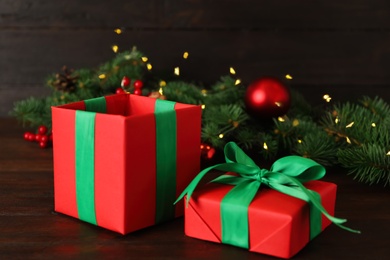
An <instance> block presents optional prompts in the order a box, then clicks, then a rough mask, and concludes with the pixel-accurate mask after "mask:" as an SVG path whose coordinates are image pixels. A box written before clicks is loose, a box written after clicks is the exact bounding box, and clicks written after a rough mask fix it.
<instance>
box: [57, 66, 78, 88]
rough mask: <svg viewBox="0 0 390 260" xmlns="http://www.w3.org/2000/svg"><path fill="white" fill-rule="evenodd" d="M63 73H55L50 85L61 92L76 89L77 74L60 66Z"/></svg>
mask: <svg viewBox="0 0 390 260" xmlns="http://www.w3.org/2000/svg"><path fill="white" fill-rule="evenodd" d="M62 71H63V73H62V74H61V73H57V74H56V79H55V80H54V81H53V82H52V86H53V87H54V88H55V89H57V90H59V91H62V92H73V91H75V90H76V83H77V80H78V76H77V75H72V74H73V69H68V68H67V67H66V66H63V67H62Z"/></svg>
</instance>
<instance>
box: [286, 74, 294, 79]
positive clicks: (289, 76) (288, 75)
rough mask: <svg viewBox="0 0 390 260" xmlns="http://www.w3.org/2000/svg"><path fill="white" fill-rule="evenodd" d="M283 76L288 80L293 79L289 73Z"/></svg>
mask: <svg viewBox="0 0 390 260" xmlns="http://www.w3.org/2000/svg"><path fill="white" fill-rule="evenodd" d="M285 77H286V79H290V80H291V79H293V77H292V76H291V75H290V74H286V76H285Z"/></svg>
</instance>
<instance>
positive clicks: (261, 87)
mask: <svg viewBox="0 0 390 260" xmlns="http://www.w3.org/2000/svg"><path fill="white" fill-rule="evenodd" d="M290 104H291V101H290V92H289V91H288V89H287V87H286V86H285V85H284V84H283V83H282V82H281V81H279V80H278V79H276V78H272V77H263V78H260V79H258V80H256V81H254V82H253V83H251V84H250V85H249V86H248V88H247V90H246V93H245V106H246V109H247V112H248V113H249V114H251V115H253V116H255V117H258V118H263V119H269V118H273V117H278V116H282V115H284V114H286V113H287V111H288V109H289V108H290Z"/></svg>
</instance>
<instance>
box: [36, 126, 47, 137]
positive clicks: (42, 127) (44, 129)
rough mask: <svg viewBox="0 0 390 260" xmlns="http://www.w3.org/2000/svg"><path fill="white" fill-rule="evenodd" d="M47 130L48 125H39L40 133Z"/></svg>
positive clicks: (42, 133) (44, 132)
mask: <svg viewBox="0 0 390 260" xmlns="http://www.w3.org/2000/svg"><path fill="white" fill-rule="evenodd" d="M46 132H47V127H46V126H44V125H41V126H39V127H38V134H41V135H44V134H46Z"/></svg>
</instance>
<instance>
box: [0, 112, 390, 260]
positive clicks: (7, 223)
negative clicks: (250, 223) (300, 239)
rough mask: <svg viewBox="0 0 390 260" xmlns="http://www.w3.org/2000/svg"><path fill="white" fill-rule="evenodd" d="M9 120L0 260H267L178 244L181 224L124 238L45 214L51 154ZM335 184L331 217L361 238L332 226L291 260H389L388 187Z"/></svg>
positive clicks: (337, 174)
mask: <svg viewBox="0 0 390 260" xmlns="http://www.w3.org/2000/svg"><path fill="white" fill-rule="evenodd" d="M23 132H24V130H23V129H22V128H21V127H20V126H19V125H18V124H16V122H15V120H13V119H0V148H1V149H0V258H1V259H62V258H72V259H78V258H80V259H86V258H88V259H89V258H97V259H111V258H113V259H121V258H126V259H127V258H131V259H213V260H215V259H275V258H273V257H269V256H265V255H261V254H256V253H250V252H248V251H246V250H243V249H240V248H235V247H232V246H227V245H221V244H214V243H210V242H206V241H201V240H197V239H193V238H189V237H186V236H185V235H184V232H183V218H179V219H176V220H174V221H171V222H168V223H165V224H161V225H158V226H154V227H151V228H147V229H144V230H141V231H137V232H134V233H131V234H129V235H126V236H122V235H119V234H116V233H114V232H111V231H108V230H105V229H102V228H99V227H96V226H93V225H90V224H86V223H84V222H81V221H79V220H77V219H73V218H71V217H68V216H65V215H62V214H57V213H55V212H54V211H53V164H52V149H40V148H38V145H37V144H36V143H28V142H26V141H24V140H23ZM325 179H326V180H328V181H332V182H334V183H336V184H338V197H337V204H336V216H338V217H342V218H347V219H348V220H349V221H348V223H347V224H348V226H349V227H352V228H356V229H360V230H361V231H362V234H361V235H356V234H352V233H349V232H346V231H344V230H341V229H339V228H337V227H336V226H334V225H332V226H330V227H329V228H327V229H326V230H325V231H324V232H323V233H322V234H321V235H320V236H318V237H317V238H315V239H314V240H313V241H311V242H310V243H309V244H308V245H307V246H306V247H305V248H304V249H303V250H302V251H301V252H299V253H298V254H297V255H296V256H295V257H294V259H385V258H387V257H389V256H390V193H389V188H388V187H387V188H383V187H382V186H368V185H366V184H362V183H358V182H356V181H353V180H352V177H351V176H348V175H346V172H345V171H344V170H340V169H339V170H330V171H329V172H328V174H327V176H326V177H325ZM386 256H387V257H386Z"/></svg>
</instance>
